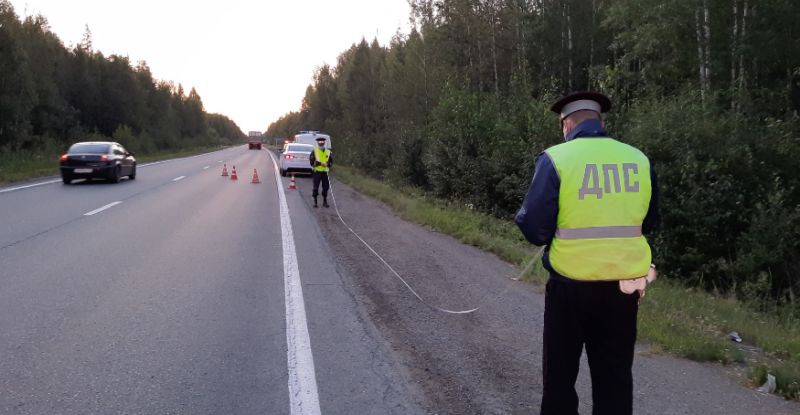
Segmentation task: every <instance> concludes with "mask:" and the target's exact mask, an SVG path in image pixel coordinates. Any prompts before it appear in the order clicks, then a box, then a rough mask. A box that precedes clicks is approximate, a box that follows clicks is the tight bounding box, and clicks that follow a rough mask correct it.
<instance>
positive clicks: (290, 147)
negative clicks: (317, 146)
mask: <svg viewBox="0 0 800 415" xmlns="http://www.w3.org/2000/svg"><path fill="white" fill-rule="evenodd" d="M312 151H314V146H312V145H310V144H297V143H288V144H286V145H284V146H283V153H281V176H284V177H285V176H286V174H287V173H308V174H311V162H310V161H309V158H310V156H311V152H312Z"/></svg>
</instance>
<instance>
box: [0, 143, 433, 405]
mask: <svg viewBox="0 0 800 415" xmlns="http://www.w3.org/2000/svg"><path fill="white" fill-rule="evenodd" d="M222 163H226V164H227V165H228V168H229V169H230V168H231V166H232V165H236V167H237V169H238V173H239V176H240V180H239V181H238V182H235V181H231V180H228V179H227V178H223V177H220V171H221V168H222ZM254 168H257V169H258V173H259V176H260V178H261V180H262V183H261V184H251V183H250V179H251V177H252V173H253V169H254ZM138 173H139V174H138V175H137V179H136V180H123V181H122V182H120V183H118V184H109V183H104V182H91V183H76V184H73V185H69V186H67V185H63V184H61V183H60V182H59V183H49V184H45V185H41V186H33V187H27V188H22V189H16V190H14V189H13V188H8V187H7V188H4V189H0V413H8V414H123V413H131V414H287V413H293V414H294V413H314V412H315V411H314V405H313V403H312V402H310V401H309V400H308V398H309V396H312V395H314V394H316V397H317V400H318V405H319V408H320V409H321V412H322V413H331V414H356V413H358V414H386V413H422V410H420V409H419V407H418V406H417V403H416V402H418V401H419V399H420V398H419V397H418V394H417V392H415V389H414V388H412V387H409V386H408V383H407V382H406V381H405V380H404V379H405V377H404V376H403V375H402V374H401V369H400V368H399V367H398V366H397V365H396V364H395V363H393V362H394V360H393V359H392V358H391V356H390V354H391V353H390V349H389V348H388V347H387V345H386V343H385V341H384V340H383V338H382V337H381V336H380V335H379V333H378V332H377V330H376V329H375V328H374V326H373V325H372V324H371V323H369V322H368V321H367V320H365V319H364V313H363V312H362V311H361V307H360V306H359V305H358V304H357V303H356V301H355V299H354V297H353V296H352V295H351V294H350V292H349V291H348V287H345V286H344V285H343V284H342V280H341V279H340V277H339V275H338V273H337V271H336V265H335V263H334V261H333V259H332V255H331V254H330V252H329V251H328V248H327V245H326V243H325V241H324V238H321V236H320V232H319V228H318V227H317V226H316V221H315V220H314V218H313V216H312V215H311V214H310V211H309V209H308V208H307V206H306V204H304V203H302V201H301V200H300V199H299V195H298V194H297V193H291V192H289V193H287V194H286V202H287V207H288V212H289V217H290V219H291V226H292V230H293V232H292V233H293V239H294V244H295V246H296V263H297V265H298V268H299V277H300V280H301V281H302V290H303V295H302V298H304V299H305V301H304V304H300V307H302V309H303V311H304V312H305V313H306V315H307V322H308V323H307V332H308V333H309V338H310V341H311V343H310V344H311V352H312V353H311V355H312V356H313V366H312V367H311V368H310V374H311V377H312V378H313V380H314V381H315V382H316V386H317V388H316V391H313V392H314V393H313V394H309V395H308V396H305V397H303V396H294V397H293V399H294V400H295V401H298V402H299V403H298V402H293V401H292V400H291V399H290V386H289V385H290V384H291V382H290V378H291V377H292V376H293V374H294V375H295V378H298V377H299V378H300V379H301V380H302V379H303V377H304V376H307V375H308V374H309V367H308V362H303V361H302V358H301V359H299V360H300V361H298V358H297V356H296V355H295V356H294V358H293V355H292V353H291V352H290V350H292V348H295V347H297V348H298V350H302V344H301V345H299V346H298V345H296V344H293V345H291V347H290V345H289V344H288V343H287V342H288V341H290V340H291V341H293V342H294V341H295V340H292V339H293V337H292V336H288V337H287V330H289V331H290V332H291V330H292V328H291V327H288V326H287V321H289V319H287V315H288V314H291V313H289V311H287V307H288V308H292V309H295V308H296V307H297V306H298V304H296V303H294V302H291V301H290V303H289V305H287V300H286V298H287V297H286V296H287V295H288V294H287V293H285V290H284V288H285V284H284V279H285V278H286V274H285V259H286V258H285V253H284V246H285V245H284V244H285V236H286V235H285V230H282V223H281V214H280V199H279V192H278V191H277V186H276V182H275V173H274V170H273V166H272V162H271V159H270V157H269V154H268V153H267V151H250V150H247V149H246V148H244V147H237V148H234V149H228V150H224V151H220V152H216V153H211V154H207V155H202V156H197V157H191V158H185V159H178V160H173V161H169V162H165V163H158V164H153V165H149V166H140V169H139V172H138ZM23 185H27V184H23ZM17 187H19V186H17ZM116 202H119V203H116ZM115 203H116V204H115ZM103 207H107V208H106V209H105V210H101V211H97V210H98V209H101V208H103ZM92 212H96V213H94V214H92V215H87V213H92ZM296 323H297V321H293V322H292V323H291V324H292V325H295V324H296ZM297 332H302V328H301V329H299V330H298V331H297ZM287 339H288V340H287ZM287 352H289V353H288V354H287ZM293 359H294V360H293ZM297 373H299V375H297ZM290 401H292V402H290Z"/></svg>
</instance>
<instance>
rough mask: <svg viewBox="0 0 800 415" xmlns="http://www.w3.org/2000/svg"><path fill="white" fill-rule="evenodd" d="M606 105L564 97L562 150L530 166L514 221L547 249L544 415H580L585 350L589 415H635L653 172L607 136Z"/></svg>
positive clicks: (590, 95) (556, 108) (603, 100)
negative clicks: (640, 285) (635, 286)
mask: <svg viewBox="0 0 800 415" xmlns="http://www.w3.org/2000/svg"><path fill="white" fill-rule="evenodd" d="M609 109H611V101H610V100H609V99H608V97H606V96H604V95H602V94H599V93H594V92H580V93H574V94H571V95H568V96H566V97H564V98H562V99H560V100H559V101H558V102H556V103H555V104H553V106H552V107H551V110H552V111H553V112H555V113H557V114H559V117H560V120H561V128H562V131H563V133H564V139H565V141H566V142H565V143H562V144H559V145H556V146H553V147H550V148H549V149H547V150H546V151H544V152H543V153H542V154H540V155H539V156H538V158H537V159H536V170H535V174H534V176H533V180H532V182H531V186H530V189H529V190H528V193H527V195H526V196H525V200H524V202H523V205H522V207H521V208H520V210H519V212H518V213H517V216H516V219H515V221H516V223H517V226H519V228H520V230H521V231H522V233H523V234H524V235H525V238H526V239H527V240H528V241H529V242H531V243H532V244H534V245H539V246H546V247H547V248H546V249H545V254H544V256H543V258H542V262H543V264H544V267H545V268H546V269H547V270H548V271H549V273H550V278H549V280H548V282H547V288H546V294H545V312H544V342H543V346H544V351H543V386H544V391H543V393H542V406H541V413H542V414H557V415H572V414H577V413H578V396H577V394H576V392H575V379H576V378H577V376H578V368H579V365H580V357H581V353H582V351H583V348H584V346H585V347H586V354H587V357H588V360H589V368H590V371H591V377H592V401H593V411H592V413H593V414H594V415H601V414H613V415H623V414H631V413H632V411H633V376H632V372H631V369H632V366H633V349H634V344H635V342H636V314H637V311H638V302H639V299H640V298H639V296H640V291H636V290H627V292H630V294H628V293H626V292H623V290H622V289H623V288H624V287H625V286H626V285H627V284H626V283H630V282H633V281H643V280H634V279H636V278H639V277H643V276H645V275H647V274H648V272H650V268H651V267H653V268H654V266H653V265H652V264H651V258H652V255H651V251H650V246H649V245H648V243H647V240H646V239H645V237H644V236H643V232H644V233H649V232H650V231H651V230H652V229H653V227H654V226H655V225H656V223H657V222H658V220H659V218H658V208H657V200H658V199H657V187H656V181H655V175H654V172H653V168H652V166H651V165H650V162H649V160H648V159H647V157H646V156H645V155H644V154H643V153H642V152H641V151H639V150H638V149H636V148H634V147H632V146H630V145H627V144H624V143H621V142H619V141H617V140H614V139H613V138H610V137H608V136H607V134H606V129H605V124H604V123H603V121H602V117H601V113H604V112H606V111H608V110H609Z"/></svg>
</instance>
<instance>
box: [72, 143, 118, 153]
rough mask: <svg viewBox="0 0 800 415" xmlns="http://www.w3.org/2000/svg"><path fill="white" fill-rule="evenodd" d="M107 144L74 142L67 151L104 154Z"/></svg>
mask: <svg viewBox="0 0 800 415" xmlns="http://www.w3.org/2000/svg"><path fill="white" fill-rule="evenodd" d="M109 147H110V145H109V144H75V145H73V146H72V147H70V148H69V151H68V153H72V154H75V153H84V154H106V153H108V148H109Z"/></svg>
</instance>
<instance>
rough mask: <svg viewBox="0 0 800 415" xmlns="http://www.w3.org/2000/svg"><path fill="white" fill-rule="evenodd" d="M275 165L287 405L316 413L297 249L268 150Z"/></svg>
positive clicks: (306, 413) (298, 411)
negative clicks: (285, 353)
mask: <svg viewBox="0 0 800 415" xmlns="http://www.w3.org/2000/svg"><path fill="white" fill-rule="evenodd" d="M270 158H272V166H273V167H274V169H275V183H276V184H277V185H278V198H279V205H280V212H281V233H282V234H283V274H284V283H283V286H284V297H285V299H286V344H287V346H288V348H287V349H288V350H287V363H288V364H287V367H288V369H289V409H290V413H291V414H292V415H301V414H302V415H319V414H321V413H322V412H321V410H320V407H319V393H318V391H317V378H316V374H315V372H314V356H313V354H312V352H311V338H310V336H309V334H308V323H307V321H306V307H305V304H304V303H303V286H302V283H301V281H300V269H299V267H298V265H297V251H296V250H295V246H294V233H293V232H292V218H291V217H290V216H289V206H288V204H287V203H286V194H285V193H284V192H283V183H282V182H281V176H280V174H278V163H277V162H276V161H275V156H273V155H272V153H271V152H270Z"/></svg>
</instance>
